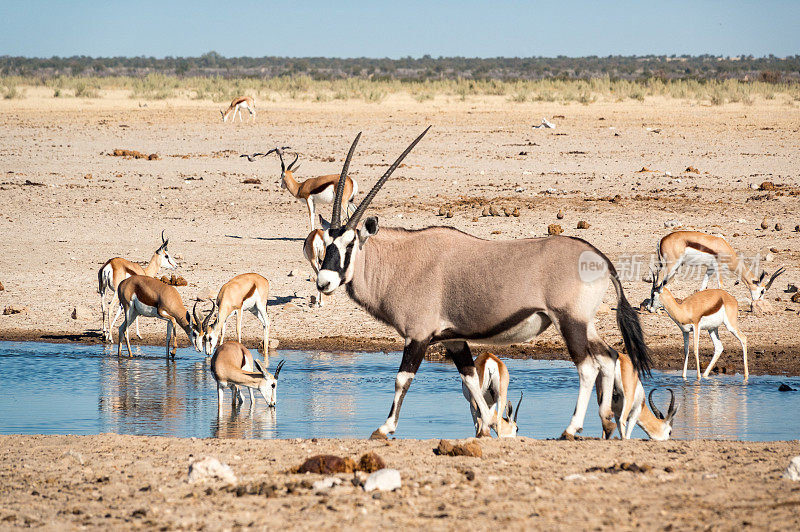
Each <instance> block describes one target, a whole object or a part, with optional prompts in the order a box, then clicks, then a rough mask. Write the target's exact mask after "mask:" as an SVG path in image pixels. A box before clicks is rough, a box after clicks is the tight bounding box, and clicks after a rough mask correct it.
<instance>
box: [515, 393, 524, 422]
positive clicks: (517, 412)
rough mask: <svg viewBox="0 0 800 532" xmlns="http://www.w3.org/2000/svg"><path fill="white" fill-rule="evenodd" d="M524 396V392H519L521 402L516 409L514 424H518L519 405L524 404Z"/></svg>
mask: <svg viewBox="0 0 800 532" xmlns="http://www.w3.org/2000/svg"><path fill="white" fill-rule="evenodd" d="M522 395H523V392H519V402H518V403H517V408H515V409H514V423H516V422H517V416H518V415H519V405H521V404H522Z"/></svg>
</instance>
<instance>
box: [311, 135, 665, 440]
mask: <svg viewBox="0 0 800 532" xmlns="http://www.w3.org/2000/svg"><path fill="white" fill-rule="evenodd" d="M426 132H427V130H426ZM424 134H425V133H423V135H424ZM359 136H360V135H359ZM358 138H359V137H356V141H355V142H354V143H353V146H352V147H351V149H350V153H349V154H348V158H347V159H346V161H345V168H344V169H343V172H342V175H346V171H347V168H348V166H349V161H350V158H351V156H352V153H353V151H354V149H355V144H356V142H357V141H358ZM421 138H422V135H420V137H418V138H417V139H416V140H415V141H414V143H412V144H411V146H409V148H408V149H407V150H406V151H405V152H404V153H403V154H402V155H401V156H400V158H399V159H398V160H397V161H396V162H395V163H394V165H392V166H391V167H390V168H389V170H388V171H387V173H386V174H385V175H384V176H383V177H382V178H381V179H380V180H379V181H378V183H377V184H376V185H375V187H373V189H372V191H370V193H369V194H368V195H367V196H366V197H365V199H364V201H363V202H362V203H361V205H359V207H358V209H357V210H356V212H355V213H354V214H353V216H352V217H351V218H350V220H348V222H347V224H346V225H344V226H343V227H342V226H341V223H340V218H339V216H338V215H337V214H338V213H339V202H340V201H341V197H340V195H339V194H337V201H336V202H335V203H334V212H333V217H332V219H331V227H330V229H328V230H327V231H325V233H324V240H325V244H326V251H325V258H324V260H323V263H322V266H321V269H320V272H319V275H318V277H317V288H318V289H319V290H320V291H322V292H324V293H326V294H330V293H331V292H333V291H334V290H336V288H338V287H339V286H341V285H345V286H346V289H347V293H348V294H349V295H350V297H351V298H352V299H353V300H355V301H356V302H357V303H358V304H359V305H361V306H362V307H364V309H366V310H367V312H369V313H370V314H371V315H372V316H374V317H375V318H377V319H379V320H381V321H383V322H385V323H387V324H389V325H391V326H392V327H394V328H395V329H396V330H397V331H398V332H399V333H400V335H401V336H402V337H403V338H404V339H405V349H404V351H403V359H402V362H401V363H400V369H399V372H398V374H397V378H396V381H395V397H394V402H393V403H392V407H391V410H390V413H389V417H388V419H387V420H386V422H385V423H384V424H383V425H382V426H381V427H379V428H378V429H377V430H376V431H375V432H374V433H373V434H372V436H373V437H375V438H382V437H386V436H387V435H388V434H390V433H393V432H394V431H395V429H396V428H397V421H398V418H399V414H400V407H401V405H402V402H403V398H404V396H405V394H406V392H407V390H408V388H409V386H410V384H411V380H412V379H413V377H414V375H415V374H416V372H417V370H418V368H419V366H420V363H421V362H422V358H423V356H424V354H425V350H426V349H427V347H428V346H429V345H430V344H431V343H435V342H441V343H443V344H444V345H445V348H446V349H447V353H448V355H449V356H450V357H451V358H452V359H453V361H454V362H455V364H456V366H457V367H458V370H459V372H460V374H461V378H462V380H463V383H464V385H465V386H466V387H467V388H468V389H469V391H470V393H471V394H472V396H473V398H474V399H475V402H476V403H477V405H478V407H479V410H480V414H481V421H482V423H479V424H478V425H479V426H478V429H477V432H478V435H479V436H481V435H482V436H486V435H489V426H490V423H491V420H492V413H491V411H490V410H489V408H488V406H487V404H486V401H485V400H484V398H483V396H482V395H481V394H480V390H479V386H478V377H477V373H476V371H475V366H474V364H473V360H472V355H471V353H470V350H469V347H468V345H467V342H475V343H486V344H510V343H519V342H525V341H528V340H531V339H532V338H534V337H536V336H537V335H539V334H540V333H541V332H542V331H544V330H545V329H547V327H549V326H550V325H551V324H553V325H554V326H555V327H556V328H557V329H558V331H559V332H560V333H561V335H562V336H563V337H564V340H565V342H566V344H567V349H568V350H569V354H570V356H571V358H572V360H573V361H574V362H575V365H576V366H577V368H578V374H579V376H580V391H579V393H578V401H577V405H576V407H575V413H574V415H573V416H572V420H571V422H570V424H569V426H568V427H567V429H566V430H565V432H564V436H565V437H572V436H574V435H575V433H576V432H580V430H581V429H582V427H583V421H584V417H585V414H586V408H587V406H588V402H589V397H590V395H591V390H592V386H593V385H594V384H595V382H597V384H598V387H599V389H600V390H601V391H602V392H601V393H602V400H601V404H600V417H601V420H602V422H603V429H604V431H605V432H606V433H611V432H613V430H614V428H615V425H614V422H613V413H612V411H611V398H612V392H613V387H614V366H615V362H616V358H617V353H616V351H614V350H613V349H612V348H611V347H609V346H608V345H607V344H606V343H605V342H604V341H603V339H602V338H601V337H600V336H599V335H598V333H597V331H596V329H595V326H594V317H595V314H596V312H597V309H598V307H599V306H600V304H601V302H602V299H603V295H604V294H605V292H606V290H607V289H608V284H609V281H611V282H612V283H613V284H614V288H615V289H616V294H617V322H618V324H619V326H620V329H621V331H622V336H623V339H624V341H625V346H626V349H627V351H628V353H630V354H631V360H632V361H633V364H634V366H635V367H636V369H637V370H638V371H640V372H646V371H648V370H649V367H650V360H649V355H648V353H647V348H646V346H645V344H644V341H643V338H642V332H641V327H640V326H639V321H638V318H637V315H636V313H635V311H634V310H633V309H632V308H631V306H630V304H629V303H628V301H627V300H626V299H625V295H624V293H623V291H622V286H621V284H620V281H619V278H618V277H617V274H616V271H615V270H614V266H613V265H612V264H611V261H610V260H609V259H608V258H607V257H605V255H603V254H602V253H601V252H600V251H598V250H597V249H596V248H595V247H593V246H592V245H591V244H589V243H588V242H586V241H584V240H581V239H578V238H570V237H560V236H558V237H549V238H531V239H522V240H511V241H487V240H482V239H480V238H476V237H474V236H471V235H468V234H466V233H463V232H461V231H458V230H456V229H453V228H450V227H430V228H427V229H421V230H417V231H408V230H405V229H393V228H385V229H382V230H381V231H380V232H378V220H377V218H375V217H369V218H367V219H366V220H365V221H364V224H363V226H361V227H358V226H357V224H358V221H359V219H360V218H361V216H362V215H363V213H364V210H366V207H367V205H368V204H369V202H370V201H371V200H372V198H373V197H374V196H375V194H376V193H377V191H378V189H379V188H380V186H382V185H383V183H384V182H385V181H386V179H388V177H389V175H391V173H392V171H393V170H394V169H395V168H396V167H397V165H399V163H400V161H402V159H403V158H404V157H405V156H406V155H407V154H408V152H409V151H410V150H411V148H413V147H414V145H416V143H417V142H418V141H419V140H420V139H421Z"/></svg>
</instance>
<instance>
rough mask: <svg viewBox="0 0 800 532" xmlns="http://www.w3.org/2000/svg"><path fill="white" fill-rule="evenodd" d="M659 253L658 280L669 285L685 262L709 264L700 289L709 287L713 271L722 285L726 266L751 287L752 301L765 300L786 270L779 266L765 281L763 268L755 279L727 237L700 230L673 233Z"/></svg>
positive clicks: (663, 240) (665, 240) (669, 235)
mask: <svg viewBox="0 0 800 532" xmlns="http://www.w3.org/2000/svg"><path fill="white" fill-rule="evenodd" d="M657 252H658V258H659V262H660V265H659V267H658V272H657V275H656V277H657V281H658V282H659V283H663V284H667V283H668V282H669V281H670V279H672V278H673V277H674V276H675V274H676V273H677V272H678V268H680V267H681V265H682V264H695V265H698V266H702V265H705V266H706V271H705V275H704V276H703V280H702V282H701V284H700V290H705V289H706V287H707V286H708V280H709V279H711V276H712V275H714V273H716V274H717V283H718V284H719V287H720V288H722V279H721V278H720V272H719V270H720V268H721V267H722V266H725V267H726V268H728V270H729V271H731V272H733V274H734V275H735V276H736V277H737V278H738V279H741V281H742V282H743V283H744V284H745V286H746V287H747V288H748V290H750V297H751V298H752V300H753V301H758V300H760V299H763V297H764V294H765V293H766V291H767V290H768V289H769V287H770V286H772V283H773V282H774V281H775V278H776V277H778V276H779V275H780V274H782V273H783V272H784V269H783V268H780V269H778V271H776V272H775V273H773V274H772V276H771V277H770V278H769V280H766V281H765V279H766V278H767V272H764V271H762V272H761V275H760V276H759V277H758V278H756V276H755V275H754V274H753V272H751V271H750V268H748V267H747V265H746V264H745V263H744V262H743V261H742V260H740V259H739V257H738V255H737V254H736V251H734V250H733V248H732V247H731V245H730V244H728V242H727V241H726V240H725V239H724V238H721V237H718V236H713V235H708V234H706V233H701V232H699V231H675V232H672V233H670V234H668V235H667V236H665V237H664V238H662V239H661V241H660V242H659V243H658V248H657Z"/></svg>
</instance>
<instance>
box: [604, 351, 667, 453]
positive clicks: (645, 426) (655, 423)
mask: <svg viewBox="0 0 800 532" xmlns="http://www.w3.org/2000/svg"><path fill="white" fill-rule="evenodd" d="M614 374H615V376H614V396H613V397H612V399H611V409H612V410H613V411H614V417H615V419H616V421H617V426H618V427H619V435H620V437H621V438H622V439H623V440H629V439H630V437H631V433H632V432H633V428H634V427H635V426H636V425H639V426H640V427H641V428H642V430H644V431H645V433H646V434H647V435H648V436H649V437H650V439H651V440H660V441H663V440H668V439H669V437H670V434H672V418H674V417H675V413H676V412H677V411H678V407H677V405H676V404H675V394H674V393H673V392H672V390H671V389H669V388H667V391H668V392H669V395H670V401H669V407H668V408H667V413H666V415H664V414H662V413H661V411H660V410H659V409H658V408H657V407H656V405H655V403H654V402H653V392H655V389H652V390H650V395H649V396H648V397H647V400H648V402H649V403H650V408H651V409H652V411H650V409H648V408H647V405H646V404H645V402H644V387H643V386H642V383H641V381H640V380H639V375H637V374H636V370H635V369H634V368H633V364H632V363H631V359H630V358H629V357H628V355H626V354H625V353H620V354H619V358H618V359H617V364H616V368H615V370H614ZM612 434H613V431H612V433H605V432H603V437H604V438H606V439H607V438H610V437H611V436H612Z"/></svg>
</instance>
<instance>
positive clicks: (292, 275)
mask: <svg viewBox="0 0 800 532" xmlns="http://www.w3.org/2000/svg"><path fill="white" fill-rule="evenodd" d="M295 275H297V272H295V271H294V270H289V274H288V275H287V276H286V277H294V276H295Z"/></svg>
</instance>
